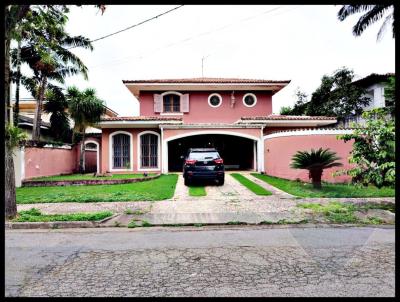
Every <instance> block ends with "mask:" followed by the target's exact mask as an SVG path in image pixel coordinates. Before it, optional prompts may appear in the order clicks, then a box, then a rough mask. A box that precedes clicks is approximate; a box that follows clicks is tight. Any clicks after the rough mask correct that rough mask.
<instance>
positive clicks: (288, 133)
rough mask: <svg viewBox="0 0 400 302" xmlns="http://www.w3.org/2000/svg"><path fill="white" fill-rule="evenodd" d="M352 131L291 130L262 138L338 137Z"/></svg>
mask: <svg viewBox="0 0 400 302" xmlns="http://www.w3.org/2000/svg"><path fill="white" fill-rule="evenodd" d="M351 133H353V130H352V129H315V130H314V129H308V130H293V131H283V132H277V133H272V134H268V135H265V136H264V140H265V139H269V138H275V137H284V136H302V135H334V134H336V135H338V134H351Z"/></svg>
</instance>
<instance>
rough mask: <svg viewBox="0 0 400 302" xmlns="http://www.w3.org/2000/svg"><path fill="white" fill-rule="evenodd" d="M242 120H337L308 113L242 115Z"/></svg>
mask: <svg viewBox="0 0 400 302" xmlns="http://www.w3.org/2000/svg"><path fill="white" fill-rule="evenodd" d="M241 120H244V121H246V120H258V121H262V120H335V121H336V117H332V116H307V115H304V116H303V115H275V114H271V115H267V116H242V118H241Z"/></svg>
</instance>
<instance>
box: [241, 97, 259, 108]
mask: <svg viewBox="0 0 400 302" xmlns="http://www.w3.org/2000/svg"><path fill="white" fill-rule="evenodd" d="M247 96H252V97H253V98H254V104H253V105H247V104H246V102H245V101H244V99H245V98H246V97H247ZM242 102H243V105H245V106H246V107H249V108H251V107H254V106H255V105H256V104H257V97H256V95H255V94H254V93H246V94H245V95H244V96H243V98H242Z"/></svg>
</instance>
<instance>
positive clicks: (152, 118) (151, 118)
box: [101, 116, 182, 122]
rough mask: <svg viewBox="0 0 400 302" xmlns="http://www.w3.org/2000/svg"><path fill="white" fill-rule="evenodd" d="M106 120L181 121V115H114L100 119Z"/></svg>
mask: <svg viewBox="0 0 400 302" xmlns="http://www.w3.org/2000/svg"><path fill="white" fill-rule="evenodd" d="M101 121H102V122H106V121H182V118H181V117H163V116H115V117H109V118H103V119H101Z"/></svg>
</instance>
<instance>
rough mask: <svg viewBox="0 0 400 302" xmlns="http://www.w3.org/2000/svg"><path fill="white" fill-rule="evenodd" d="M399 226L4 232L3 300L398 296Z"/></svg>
mask: <svg viewBox="0 0 400 302" xmlns="http://www.w3.org/2000/svg"><path fill="white" fill-rule="evenodd" d="M394 237H395V232H394V228H393V227H391V228H372V227H371V228H369V227H364V228H343V227H340V228H332V227H325V228H285V227H282V228H269V227H261V226H260V227H230V228H226V227H225V228H217V227H214V228H210V227H208V228H194V227H193V228H181V227H176V228H142V229H126V228H123V229H122V228H110V229H69V230H7V231H6V242H5V256H6V257H5V283H6V288H5V294H6V296H270V297H271V296H394V294H395V290H394V288H395V283H394V282H395V277H394V275H395V270H394V268H395V265H394V262H395V247H394Z"/></svg>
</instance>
